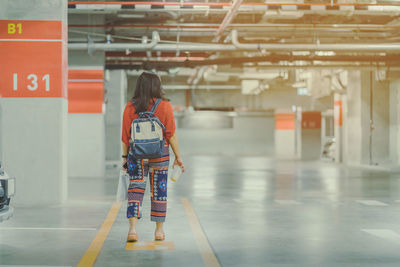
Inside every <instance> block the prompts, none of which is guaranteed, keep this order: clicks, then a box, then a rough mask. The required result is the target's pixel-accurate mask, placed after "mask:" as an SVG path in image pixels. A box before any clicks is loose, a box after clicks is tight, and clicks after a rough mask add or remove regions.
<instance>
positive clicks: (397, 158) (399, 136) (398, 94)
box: [389, 72, 400, 165]
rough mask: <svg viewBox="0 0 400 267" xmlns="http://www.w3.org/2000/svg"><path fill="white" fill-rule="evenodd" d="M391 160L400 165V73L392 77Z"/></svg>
mask: <svg viewBox="0 0 400 267" xmlns="http://www.w3.org/2000/svg"><path fill="white" fill-rule="evenodd" d="M389 147H390V151H389V153H390V159H391V162H392V163H393V164H395V165H399V164H400V154H399V153H400V72H396V73H393V74H392V75H391V77H390V146H389Z"/></svg>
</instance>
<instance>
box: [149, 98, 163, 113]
mask: <svg viewBox="0 0 400 267" xmlns="http://www.w3.org/2000/svg"><path fill="white" fill-rule="evenodd" d="M160 103H161V98H157V100H156V102H154V105H153V107H152V108H151V110H150V112H151V113H154V112H156V109H157V107H158V105H159V104H160Z"/></svg>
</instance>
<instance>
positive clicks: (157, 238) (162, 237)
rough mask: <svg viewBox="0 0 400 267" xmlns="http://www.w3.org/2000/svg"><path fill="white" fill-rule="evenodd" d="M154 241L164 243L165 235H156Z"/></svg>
mask: <svg viewBox="0 0 400 267" xmlns="http://www.w3.org/2000/svg"><path fill="white" fill-rule="evenodd" d="M154 240H155V241H164V240H165V234H161V235H160V234H158V235H157V234H156V235H155V237H154Z"/></svg>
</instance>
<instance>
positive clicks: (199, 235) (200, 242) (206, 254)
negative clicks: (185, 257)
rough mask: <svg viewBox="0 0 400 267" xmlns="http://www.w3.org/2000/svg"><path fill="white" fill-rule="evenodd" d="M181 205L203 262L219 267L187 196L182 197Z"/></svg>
mask: <svg viewBox="0 0 400 267" xmlns="http://www.w3.org/2000/svg"><path fill="white" fill-rule="evenodd" d="M182 203H183V206H184V207H185V211H186V215H187V217H188V219H189V224H190V228H192V232H193V235H194V239H195V240H196V244H197V247H198V248H199V250H200V254H201V257H202V258H203V261H204V264H205V265H206V266H208V267H220V266H221V265H220V264H219V262H218V259H217V257H216V256H215V254H214V252H213V250H212V249H211V247H210V244H209V243H208V240H207V237H206V235H205V234H204V232H203V229H202V228H201V226H200V222H199V220H198V218H197V216H196V213H195V212H194V209H193V207H192V205H191V204H190V201H189V200H188V199H187V198H182Z"/></svg>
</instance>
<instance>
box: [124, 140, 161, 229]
mask: <svg viewBox="0 0 400 267" xmlns="http://www.w3.org/2000/svg"><path fill="white" fill-rule="evenodd" d="M134 163H135V164H134V165H135V166H134V168H131V170H130V171H129V176H130V184H129V189H128V210H127V217H128V218H130V217H137V218H139V219H140V218H141V217H142V203H143V196H144V192H145V190H146V184H147V180H148V179H150V188H151V211H150V215H151V220H152V221H155V222H164V221H165V216H166V214H167V180H168V166H169V147H168V146H165V147H164V150H163V154H162V156H161V158H157V159H149V160H147V159H141V160H140V159H138V160H135V162H134ZM128 167H129V166H128Z"/></svg>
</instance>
